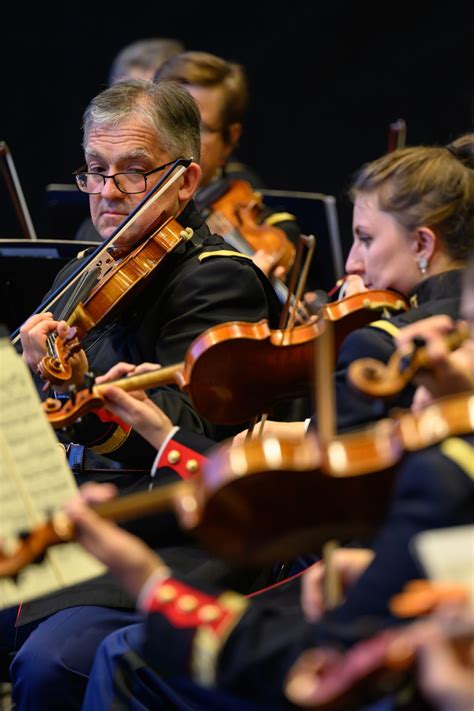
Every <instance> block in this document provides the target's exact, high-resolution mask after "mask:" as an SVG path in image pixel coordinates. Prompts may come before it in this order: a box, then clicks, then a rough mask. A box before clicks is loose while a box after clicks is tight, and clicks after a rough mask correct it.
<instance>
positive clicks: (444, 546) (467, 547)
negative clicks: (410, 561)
mask: <svg viewBox="0 0 474 711" xmlns="http://www.w3.org/2000/svg"><path fill="white" fill-rule="evenodd" d="M411 546H412V548H413V550H414V552H415V555H416V556H417V557H418V558H419V560H420V561H421V564H422V565H423V568H424V569H425V572H426V574H427V576H428V577H429V578H431V580H438V581H440V582H445V583H446V582H447V583H459V584H460V585H464V587H465V588H466V590H467V591H468V593H469V596H470V600H471V605H474V526H470V525H466V526H451V527H449V528H437V529H432V530H429V531H422V532H421V533H418V534H417V535H416V536H414V538H413V541H412V543H411Z"/></svg>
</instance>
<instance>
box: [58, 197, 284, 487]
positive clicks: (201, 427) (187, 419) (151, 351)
mask: <svg viewBox="0 0 474 711" xmlns="http://www.w3.org/2000/svg"><path fill="white" fill-rule="evenodd" d="M178 220H179V222H181V224H182V225H183V226H184V227H191V228H192V229H193V230H194V235H193V237H192V239H191V240H190V241H189V242H188V243H186V244H183V245H180V246H179V247H178V248H177V250H175V252H173V253H172V254H170V255H167V256H166V257H165V259H164V260H163V262H162V264H160V266H159V267H158V268H157V269H156V270H155V272H154V274H153V276H152V278H151V280H150V282H149V283H148V284H147V286H146V287H145V290H144V291H143V292H142V293H141V294H139V295H138V296H137V297H136V298H133V300H132V303H131V305H130V306H129V307H127V308H126V309H125V310H121V311H120V313H119V315H118V316H116V317H115V318H113V320H112V321H110V322H107V323H99V325H98V326H96V327H95V328H94V329H92V331H90V332H89V333H88V334H87V336H86V337H85V338H84V340H83V342H82V344H83V347H84V348H85V350H86V353H87V357H88V360H89V365H90V369H91V370H92V371H93V372H94V373H95V374H101V373H105V372H107V371H108V370H109V369H110V368H111V367H112V366H113V365H115V364H116V363H118V362H120V361H126V362H129V363H135V364H139V363H142V362H144V361H149V362H152V363H159V364H160V365H162V366H166V365H172V364H174V363H178V362H180V361H182V360H183V359H184V356H185V354H186V350H187V349H188V347H189V345H190V344H191V343H192V341H193V340H194V339H195V338H197V337H198V336H200V335H201V333H202V332H203V331H205V330H206V329H208V328H210V327H212V326H214V325H216V324H219V323H224V322H227V321H233V320H238V321H250V322H256V321H259V320H260V319H269V320H270V323H271V327H272V328H276V327H277V325H278V323H277V320H278V315H279V304H278V302H277V300H276V297H275V296H274V294H273V291H272V289H271V287H270V286H269V283H268V280H267V279H266V278H265V277H264V275H263V274H262V272H261V271H260V270H259V269H258V268H257V267H255V265H254V264H253V262H252V261H251V260H250V259H249V258H247V257H244V256H242V255H239V254H238V253H237V252H236V251H235V250H232V249H231V248H230V247H229V245H227V244H226V243H225V242H224V240H223V239H222V238H221V237H219V236H217V235H211V234H210V233H209V230H208V228H207V226H206V225H205V224H203V219H202V217H201V216H200V215H199V213H197V212H196V210H195V208H194V205H193V203H191V204H189V205H188V206H187V208H186V209H185V210H184V212H183V213H182V214H181V215H180V216H179V218H178ZM77 267H78V262H77V260H75V261H74V262H73V263H71V264H69V265H67V266H66V267H65V268H64V270H63V271H62V272H61V273H60V274H59V275H58V277H57V279H56V282H55V285H54V286H56V285H57V284H60V283H61V282H62V280H63V279H64V278H65V277H66V276H68V275H69V274H71V273H72V272H73V271H75V270H76V269H77ZM61 307H62V303H61V302H60V303H59V304H57V305H56V306H55V315H59V313H60V310H61ZM151 395H152V397H153V400H154V401H155V402H156V403H157V405H158V406H159V407H160V408H162V409H163V410H164V411H165V412H166V414H167V415H168V416H169V417H170V419H171V420H172V421H173V423H174V424H177V425H181V426H184V427H186V428H187V429H189V430H191V431H194V432H199V433H202V434H204V435H206V436H208V437H212V438H213V439H215V440H219V439H222V438H223V437H224V436H228V435H230V434H232V433H235V431H238V430H239V429H243V427H237V428H233V429H232V430H229V429H228V428H225V427H218V426H214V425H212V424H211V423H210V422H208V421H206V420H204V418H202V417H201V416H200V415H199V414H198V413H197V412H196V411H195V409H194V408H193V407H192V405H191V403H190V402H189V400H188V398H187V397H186V396H185V395H184V394H182V393H181V392H180V391H179V390H178V388H177V387H174V386H163V387H160V388H158V389H155V391H151ZM71 439H72V440H73V441H74V442H78V443H81V444H84V445H87V446H88V447H89V448H90V449H91V450H92V451H93V452H94V453H95V454H97V455H105V457H106V459H107V461H104V460H101V462H100V464H99V465H97V463H96V462H95V463H92V464H90V463H89V461H86V463H85V465H84V463H83V462H82V465H83V468H85V470H86V471H85V473H84V477H83V478H87V472H88V471H90V470H91V469H94V468H102V467H103V468H108V467H120V468H121V469H122V470H124V469H126V468H130V469H131V470H137V469H142V470H143V471H144V472H146V473H148V472H149V469H150V466H151V463H152V461H153V458H154V455H155V452H154V450H153V448H152V447H151V446H150V445H148V444H147V443H146V442H145V441H144V440H143V439H142V438H141V437H139V436H138V435H137V434H136V433H134V432H133V431H131V432H130V431H126V430H124V429H123V428H120V427H118V426H117V424H116V422H115V421H114V420H113V419H112V420H110V418H107V417H103V418H102V419H99V417H97V416H96V415H93V414H91V415H88V416H86V417H85V418H83V421H82V422H81V423H80V424H78V425H76V426H75V429H74V432H73V434H72V437H71ZM88 456H89V459H92V458H91V456H90V452H88ZM77 459H79V457H76V455H75V453H73V455H72V461H71V464H72V465H73V468H74V469H75V471H76V472H77V473H80V469H81V462H78V461H77Z"/></svg>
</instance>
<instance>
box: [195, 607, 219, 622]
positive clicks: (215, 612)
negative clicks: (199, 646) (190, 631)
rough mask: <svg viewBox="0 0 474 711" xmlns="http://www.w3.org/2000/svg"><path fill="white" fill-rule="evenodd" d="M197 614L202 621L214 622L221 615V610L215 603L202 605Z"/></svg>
mask: <svg viewBox="0 0 474 711" xmlns="http://www.w3.org/2000/svg"><path fill="white" fill-rule="evenodd" d="M198 616H199V619H200V620H202V622H214V620H217V619H218V617H220V616H221V611H220V608H219V607H217V605H203V606H202V607H201V609H200V610H199V611H198Z"/></svg>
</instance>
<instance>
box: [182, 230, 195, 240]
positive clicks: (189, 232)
mask: <svg viewBox="0 0 474 711" xmlns="http://www.w3.org/2000/svg"><path fill="white" fill-rule="evenodd" d="M193 234H194V230H193V228H192V227H185V228H184V230H181V232H180V234H179V236H180V237H181V239H183V240H184V241H185V242H187V241H188V240H190V239H191V237H192V236H193Z"/></svg>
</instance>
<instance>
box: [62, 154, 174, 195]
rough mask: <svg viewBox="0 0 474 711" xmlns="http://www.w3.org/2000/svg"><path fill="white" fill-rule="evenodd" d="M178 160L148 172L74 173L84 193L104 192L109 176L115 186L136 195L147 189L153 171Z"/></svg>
mask: <svg viewBox="0 0 474 711" xmlns="http://www.w3.org/2000/svg"><path fill="white" fill-rule="evenodd" d="M175 162H176V161H174V160H171V161H170V162H169V163H164V165H160V166H158V168H153V170H149V171H148V172H147V173H140V172H139V171H134V172H128V173H127V172H125V173H114V174H113V175H104V174H103V173H82V172H77V173H73V175H74V177H75V178H76V183H77V187H78V188H79V190H82V192H83V193H89V195H98V194H99V193H101V192H102V190H103V188H104V185H105V181H106V180H108V179H109V178H112V180H113V181H114V183H115V186H116V188H117V189H118V190H120V192H121V193H126V194H131V195H134V194H136V193H144V192H145V191H146V189H147V180H146V179H147V177H148V176H149V175H152V174H153V173H157V172H158V171H159V170H164V169H165V168H168V166H170V165H173V163H175Z"/></svg>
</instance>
